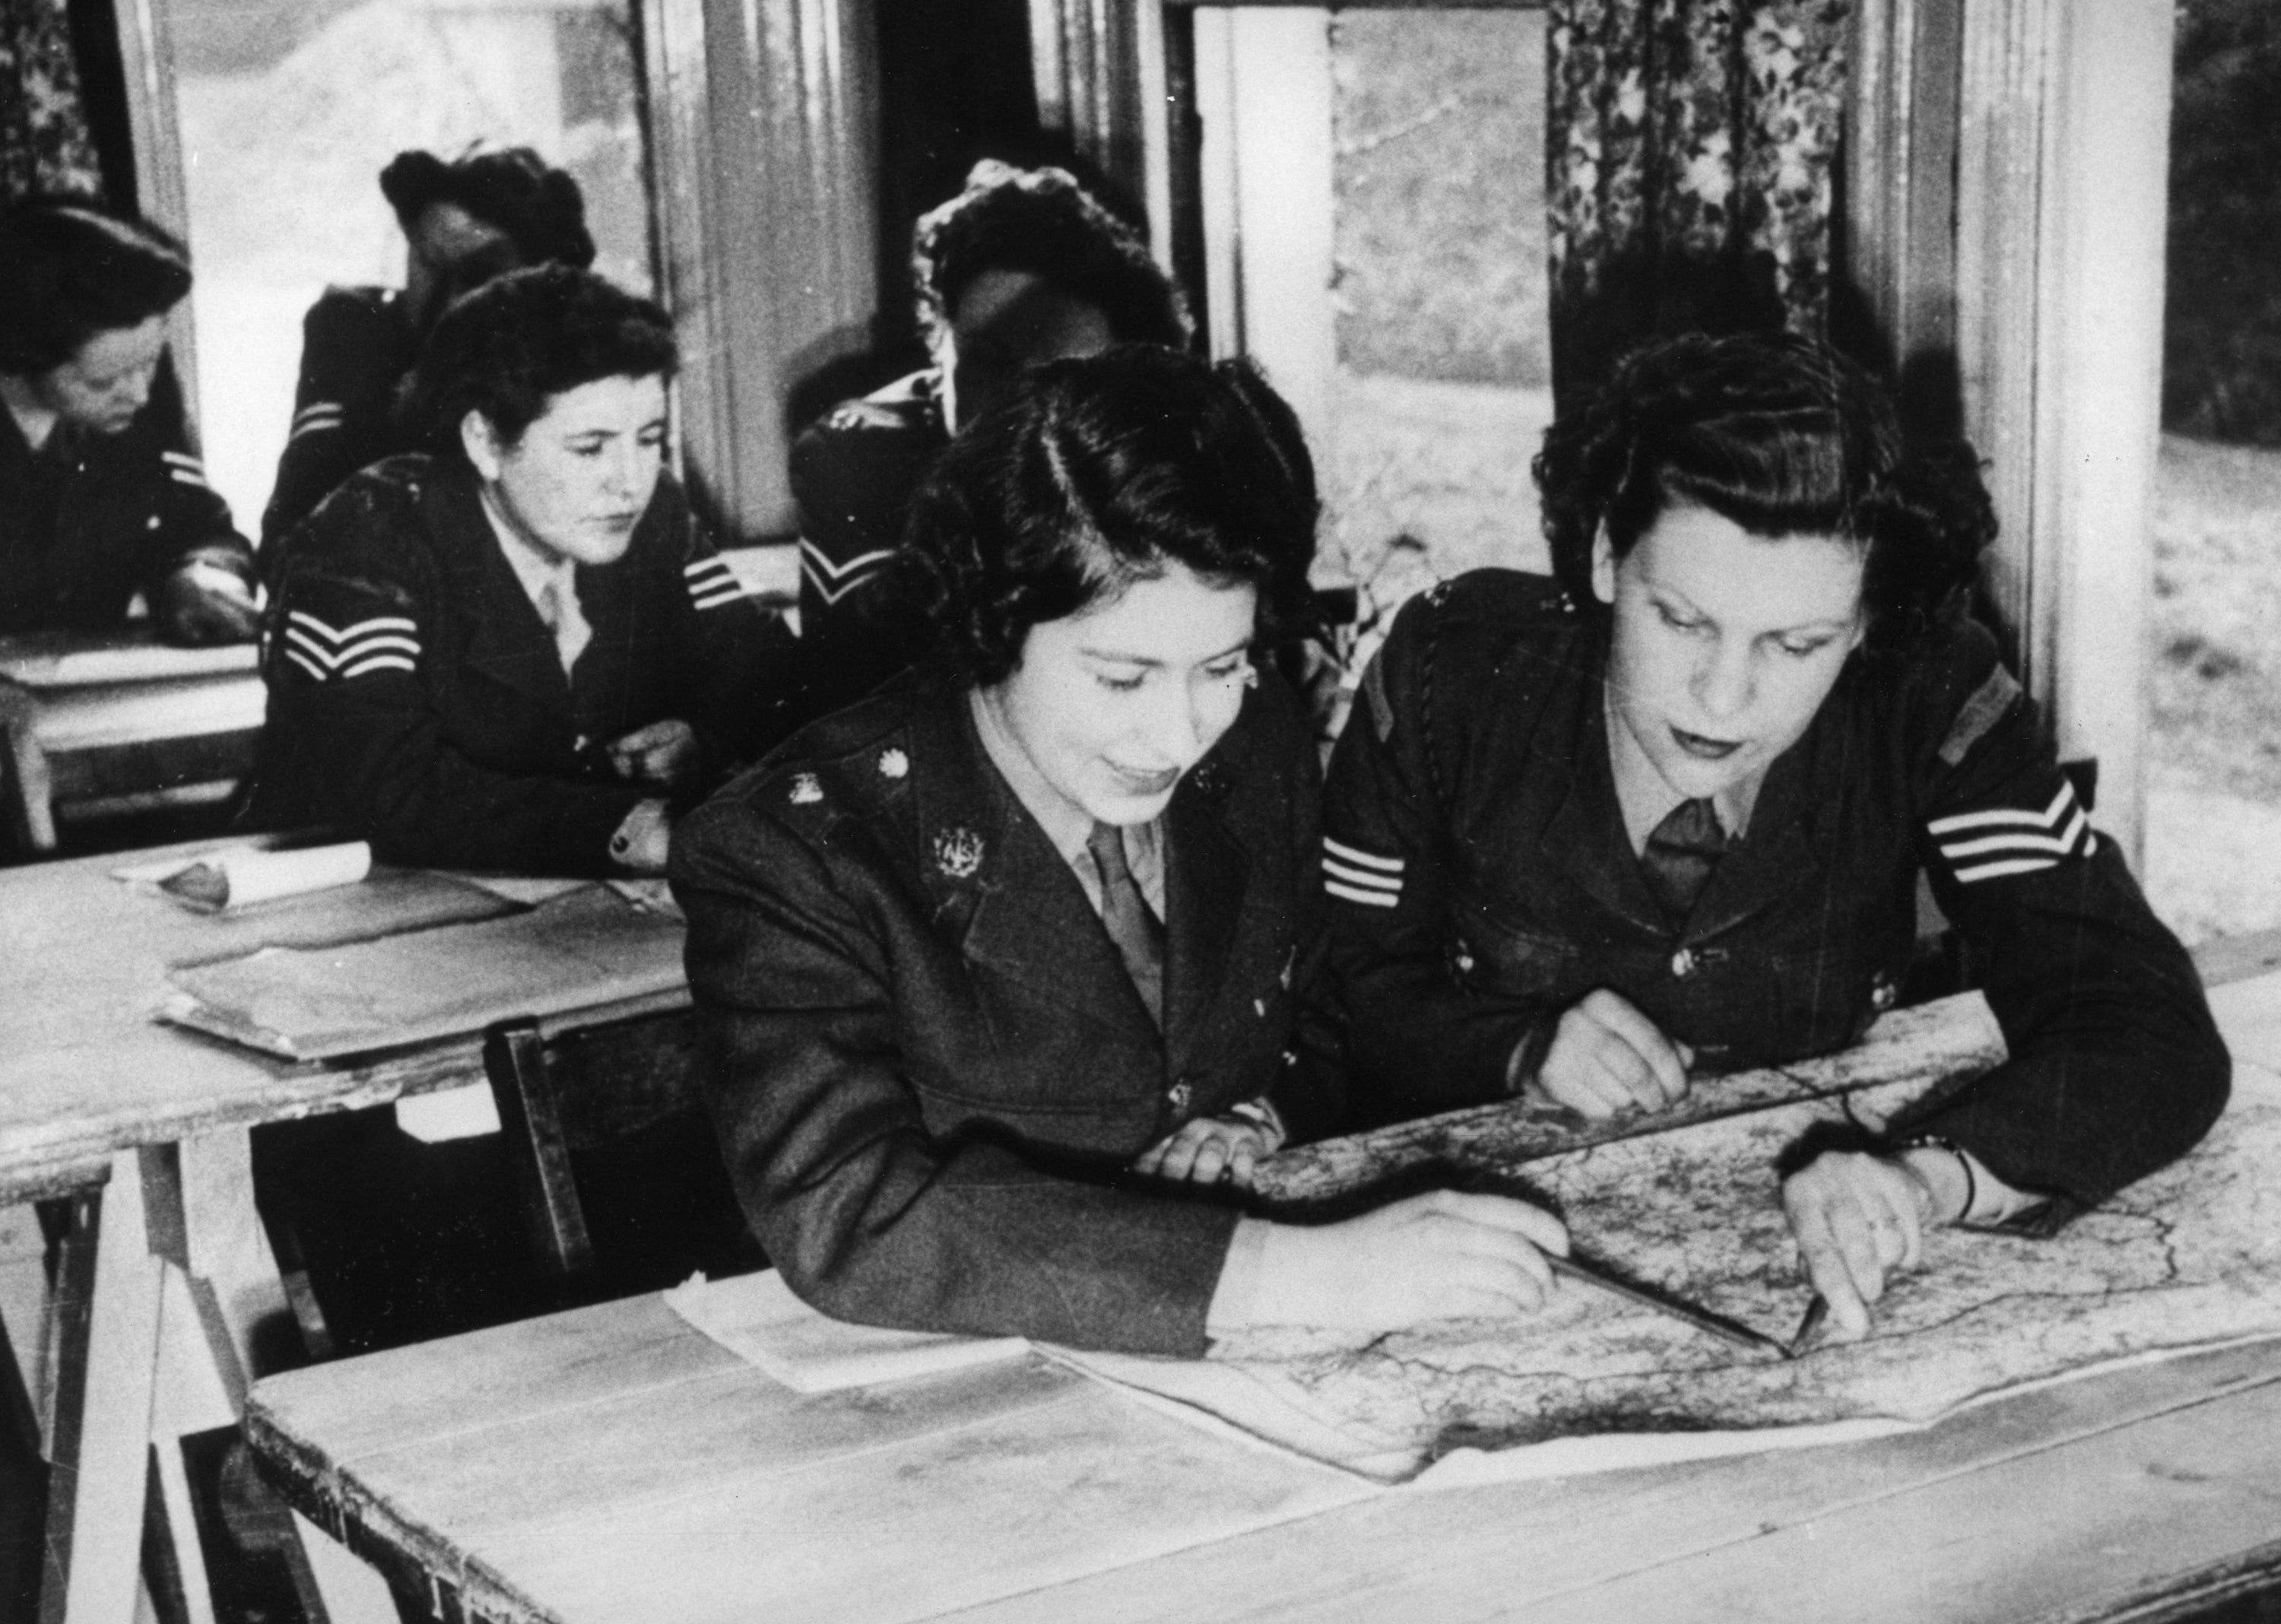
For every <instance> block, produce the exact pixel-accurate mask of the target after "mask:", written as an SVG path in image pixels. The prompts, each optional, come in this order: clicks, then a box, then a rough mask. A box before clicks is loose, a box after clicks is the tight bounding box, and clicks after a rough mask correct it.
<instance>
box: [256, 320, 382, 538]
mask: <svg viewBox="0 0 2281 1624" xmlns="http://www.w3.org/2000/svg"><path fill="white" fill-rule="evenodd" d="M419 349H420V342H419V336H418V335H417V334H415V333H414V331H413V330H412V321H411V318H410V317H409V316H407V315H406V313H405V309H404V296H403V295H402V294H401V293H399V292H398V291H397V290H395V289H394V288H328V289H326V290H325V291H324V294H323V296H322V297H321V298H319V299H318V300H317V302H316V303H315V304H313V305H310V306H309V313H308V314H307V315H305V316H304V317H303V318H302V319H301V375H300V381H299V382H298V383H297V384H296V385H295V386H294V390H293V421H292V425H291V427H290V429H288V430H287V432H286V437H285V449H284V450H283V451H282V452H280V453H279V454H278V458H277V481H276V483H274V485H272V486H271V487H270V491H269V506H268V507H267V508H265V509H264V510H263V512H262V514H261V568H262V572H263V575H264V576H266V577H267V578H268V579H270V580H272V581H274V580H275V578H276V574H277V571H278V569H279V568H281V567H282V563H283V560H284V554H285V551H286V537H289V536H290V534H291V533H292V531H293V529H294V527H295V526H296V525H298V524H299V523H300V522H301V521H302V520H304V519H305V518H307V517H308V516H309V515H310V514H313V513H314V512H315V511H316V510H317V504H318V503H320V502H321V501H323V500H324V499H326V498H327V497H329V496H330V495H331V494H332V493H333V491H335V489H336V488H337V487H338V486H339V485H340V483H341V482H342V481H343V480H344V479H346V478H347V477H348V476H350V475H352V474H353V473H355V472H356V471H357V470H358V469H359V468H366V467H368V466H370V465H371V464H373V463H375V462H378V461H380V460H383V459H384V458H387V457H392V456H395V455H397V454H398V453H399V452H407V451H410V450H412V449H413V445H412V442H411V439H410V437H408V436H406V435H404V434H403V433H401V432H399V431H398V429H396V428H395V427H394V426H393V424H392V422H391V421H390V414H392V413H393V411H394V410H395V406H396V392H397V390H398V387H399V386H400V385H401V384H402V383H403V382H404V377H405V375H406V373H408V372H410V371H411V370H412V363H413V361H414V359H415V358H416V357H417V355H418V353H419Z"/></svg>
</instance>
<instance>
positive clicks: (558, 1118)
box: [483, 1009, 702, 1275]
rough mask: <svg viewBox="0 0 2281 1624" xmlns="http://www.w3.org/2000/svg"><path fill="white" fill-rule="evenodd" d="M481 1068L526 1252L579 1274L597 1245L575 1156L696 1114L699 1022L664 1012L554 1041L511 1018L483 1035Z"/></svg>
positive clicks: (686, 1014) (555, 1269) (557, 1271)
mask: <svg viewBox="0 0 2281 1624" xmlns="http://www.w3.org/2000/svg"><path fill="white" fill-rule="evenodd" d="M483 1069H484V1071H485V1072H486V1073H487V1074H488V1076H489V1078H490V1079H491V1093H492V1095H493V1097H494V1098H495V1099H496V1101H497V1102H498V1104H499V1126H500V1128H501V1130H502V1132H503V1134H504V1138H505V1141H506V1152H507V1156H508V1159H509V1164H510V1165H511V1166H512V1168H513V1169H514V1179H515V1187H516V1190H517V1192H518V1194H519V1195H520V1196H521V1203H522V1212H523V1222H524V1225H525V1227H526V1230H527V1232H528V1233H529V1235H530V1243H531V1246H532V1248H533V1249H534V1250H536V1252H537V1255H538V1257H539V1258H540V1260H541V1262H542V1263H543V1264H544V1265H545V1267H546V1268H547V1269H548V1270H550V1271H551V1272H553V1273H555V1274H558V1275H572V1274H577V1273H581V1272H584V1271H585V1270H587V1269H589V1268H591V1267H592V1265H593V1261H594V1249H593V1242H592V1238H591V1237H590V1236H589V1234H588V1233H587V1228H586V1216H585V1209H584V1206H583V1205H582V1204H581V1203H580V1201H579V1197H578V1186H577V1180H576V1178H575V1177H574V1176H573V1174H572V1171H571V1161H570V1157H571V1153H572V1152H573V1151H574V1150H584V1149H589V1148H595V1147H598V1146H601V1145H606V1144H608V1143H609V1142H611V1141H614V1140H617V1139H622V1138H623V1137H625V1136H626V1135H628V1134H630V1133H637V1132H638V1131H639V1130H641V1129H643V1128H646V1127H648V1126H650V1125H653V1124H655V1123H658V1122H660V1121H662V1120H663V1119H664V1118H665V1117H669V1116H672V1115H674V1114H676V1113H677V1112H681V1111H685V1110H694V1109H696V1108H697V1106H698V1104H699V1102H700V1100H701V1098H702V1095H701V1094H700V1088H699V1085H698V1056H697V1034H696V1023H695V1018H694V1017H693V1016H692V1014H691V1012H690V1011H688V1010H686V1009H676V1010H669V1011H667V1012H666V1013H664V1014H661V1015H650V1016H644V1017H640V1018H638V1019H635V1020H629V1021H620V1022H615V1023H613V1024H612V1025H606V1026H592V1027H585V1028H581V1029H579V1030H576V1031H573V1032H565V1033H563V1034H562V1035H561V1036H559V1037H556V1038H553V1039H551V1040H545V1039H542V1038H541V1037H540V1034H539V1030H538V1026H537V1023H536V1022H533V1021H514V1022H507V1023H504V1024H502V1025H498V1026H494V1027H492V1028H491V1030H490V1031H489V1032H485V1033H484V1035H483Z"/></svg>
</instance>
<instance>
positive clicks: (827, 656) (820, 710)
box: [792, 159, 1194, 716]
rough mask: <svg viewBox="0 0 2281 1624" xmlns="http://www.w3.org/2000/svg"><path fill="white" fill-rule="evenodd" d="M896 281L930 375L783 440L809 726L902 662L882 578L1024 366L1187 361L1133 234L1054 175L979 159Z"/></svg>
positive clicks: (934, 216)
mask: <svg viewBox="0 0 2281 1624" xmlns="http://www.w3.org/2000/svg"><path fill="white" fill-rule="evenodd" d="M911 274H912V280H913V282H914V284H915V286H916V292H917V296H918V310H919V324H920V328H921V330H922V332H923V333H924V336H925V337H926V340H927V346H928V349H929V350H930V352H932V356H933V360H932V364H931V365H930V366H928V367H924V368H923V369H922V370H920V371H918V372H915V373H912V374H911V375H909V376H908V377H904V378H901V379H898V380H897V381H896V382H894V383H890V384H887V385H886V386H885V387H884V388H882V389H879V390H877V391H874V392H872V393H871V394H870V395H867V396H865V397H863V398H862V399H860V400H850V401H846V402H844V403H842V404H841V405H839V406H836V407H834V408H833V409H832V410H831V411H829V412H827V413H825V414H824V415H823V418H822V419H820V420H819V421H817V422H816V423H815V424H814V425H813V426H811V427H810V428H809V429H808V430H807V431H806V432H805V433H803V434H802V435H801V436H800V437H799V438H798V439H797V440H795V441H794V442H793V448H792V489H793V498H794V499H795V500H796V501H797V502H798V504H799V507H800V643H801V649H802V656H803V658H802V663H803V665H804V666H805V667H806V669H807V672H808V684H807V685H808V692H807V695H806V698H805V700H804V701H803V708H804V710H805V713H806V714H807V715H810V716H816V715H824V714H826V713H828V712H830V711H833V710H837V709H839V708H840V707H841V706H843V705H849V704H853V703H854V701H855V700H859V699H861V698H862V697H863V696H864V695H865V694H866V693H869V692H870V691H871V690H872V689H873V688H875V687H877V686H878V684H880V683H881V682H883V681H885V679H886V678H887V677H892V676H893V675H894V674H895V673H896V672H897V671H900V670H901V669H903V668H904V667H905V666H907V665H909V663H910V662H911V659H912V655H913V652H914V649H915V646H916V643H917V641H918V637H919V633H918V631H917V629H916V621H915V620H914V619H913V617H912V616H911V615H909V614H908V613H907V612H906V611H905V609H904V608H903V607H902V606H901V604H900V602H899V601H898V599H897V598H896V595H895V593H894V592H893V587H892V585H891V579H890V576H889V575H888V574H887V572H886V565H887V562H888V561H889V560H890V559H891V558H892V557H893V555H894V551H895V548H896V546H897V545H898V544H899V543H900V542H901V538H902V531H903V523H904V521H905V519H906V518H907V517H908V516H909V513H910V508H911V499H912V496H913V494H914V493H915V492H916V491H917V489H918V486H919V483H920V482H921V480H922V479H924V476H925V475H926V473H927V471H928V470H929V469H930V468H932V466H933V463H934V460H935V458H936V456H937V454H938V453H939V452H941V450H942V449H943V447H944V446H946V445H948V444H949V443H950V437H951V436H953V435H954V434H955V433H957V432H958V431H959V429H962V428H963V427H964V426H965V425H967V424H969V423H971V422H973V421H976V420H977V419H978V418H979V417H981V416H982V415H983V414H986V412H987V411H988V410H989V408H990V407H991V406H993V405H994V404H995V403H996V402H997V401H998V400H999V399H1001V398H1003V397H1004V396H1005V395H1006V393H1007V392H1008V391H1009V387H1010V386H1011V385H1012V383H1014V381H1015V380H1016V379H1017V378H1018V377H1019V376H1020V375H1022V373H1023V372H1025V370H1026V369H1028V368H1029V367H1034V366H1037V365H1039V364H1040V363H1042V362H1045V361H1049V360H1062V359H1065V358H1073V357H1081V356H1088V355H1097V354H1099V353H1100V352H1102V351H1103V350H1106V349H1107V348H1109V346H1110V344H1164V345H1168V346H1170V347H1171V348H1174V349H1185V348H1186V347H1187V344H1188V339H1189V336H1190V335H1191V333H1192V332H1193V330H1194V329H1193V326H1192V324H1191V323H1190V321H1189V318H1188V312H1187V304H1186V302H1185V301H1184V300H1183V299H1182V298H1181V297H1180V291H1179V288H1178V287H1177V286H1176V285H1175V284H1174V283H1173V282H1172V281H1171V278H1170V277H1168V276H1167V275H1165V274H1164V271H1163V270H1162V269H1161V268H1159V267H1158V266H1157V265H1156V261H1155V260H1154V259H1151V258H1150V257H1149V254H1148V244H1146V243H1145V242H1143V241H1142V240H1141V238H1140V234H1139V233H1138V232H1136V231H1134V230H1133V228H1131V227H1130V226H1128V225H1126V224H1125V222H1124V221H1123V220H1119V219H1118V218H1117V216H1116V215H1114V214H1112V213H1110V211H1109V210H1108V209H1107V208H1105V207H1104V206H1102V204H1101V203H1100V201H1099V200H1098V199H1096V198H1095V197H1093V196H1092V195H1091V194H1090V193H1088V192H1087V191H1086V189H1084V188H1083V187H1082V186H1080V185H1079V182H1078V181H1077V179H1076V177H1075V176H1073V175H1071V174H1069V173H1068V172H1067V171H1066V170H1062V169H1051V168H1045V169H1015V168H1011V167H1009V166H1007V165H1005V164H1002V163H999V162H997V161H996V160H994V159H986V160H985V161H983V162H981V163H979V164H977V165H976V166H974V169H973V172H972V174H970V175H969V176H968V178H967V183H966V189H965V190H964V191H963V192H961V193H960V194H959V195H958V196H957V197H954V198H952V199H950V201H948V202H947V203H945V204H943V205H940V206H939V207H938V208H936V209H934V210H932V211H931V212H930V213H926V214H924V215H922V216H921V217H920V218H919V220H918V224H917V226H916V228H915V230H914V232H913V238H912V250H911Z"/></svg>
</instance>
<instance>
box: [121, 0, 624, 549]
mask: <svg viewBox="0 0 2281 1624" xmlns="http://www.w3.org/2000/svg"><path fill="white" fill-rule="evenodd" d="M166 14H167V19H168V23H169V27H170V29H171V43H172V45H173V50H174V68H175V97H176V103H177V109H176V111H177V114H178V116H179V118H180V120H181V128H182V162H183V167H184V169H185V171H186V172H187V174H186V180H187V182H188V189H189V213H190V249H191V253H192V256H193V258H194V259H195V262H196V268H197V286H196V289H195V290H194V291H193V294H192V298H193V300H194V309H195V313H196V317H197V360H198V392H199V426H200V429H201V432H202V434H203V436H204V439H205V457H206V466H207V471H208V473H209V475H210V476H212V477H213V482H214V483H215V485H216V487H217V488H218V489H219V490H220V491H221V492H222V494H223V495H224V496H225V497H227V498H228V500H229V504H230V507H231V510H232V511H233V512H234V513H235V514H236V516H237V521H238V527H239V528H240V529H241V530H244V531H246V532H247V533H248V534H249V535H250V534H252V533H254V532H255V531H256V530H258V529H259V524H260V519H261V508H262V506H263V504H264V503H265V502H267V499H268V496H269V486H270V482H271V480H272V478H273V476H274V474H275V472H276V468H277V454H278V452H280V451H281V450H282V448H283V446H284V443H285V431H286V427H287V424H288V422H289V421H290V418H291V416H292V413H293V382H294V377H295V375H296V370H297V368H298V364H299V359H300V349H301V317H302V315H303V313H305V312H306V311H307V309H308V307H309V305H311V304H312V303H313V302H314V301H315V299H316V298H317V296H318V295H319V294H320V293H321V292H322V291H323V290H324V289H325V287H326V286H327V285H328V284H329V283H330V284H340V285H344V286H355V285H359V284H386V285H397V286H400V285H401V284H402V282H403V276H404V243H403V238H402V237H401V236H400V235H399V234H398V231H397V228H396V221H395V218H394V216H393V215H392V214H391V213H390V211H389V208H388V205H387V203H386V201H385V200H384V199H383V197H381V195H380V185H379V174H380V171H381V168H382V166H383V165H385V164H386V163H387V162H388V160H389V159H391V158H393V157H394V156H395V155H396V154H397V153H398V151H404V150H405V149H406V148H411V147H422V148H425V149H427V150H428V151H432V152H435V153H437V155H439V156H441V157H444V158H446V159H450V158H456V157H459V156H460V155H461V154H462V153H464V152H465V151H468V149H469V148H470V147H472V146H475V145H477V144H481V145H483V146H487V147H504V146H529V147H532V148H535V149H536V150H537V151H538V153H539V154H540V155H541V156H542V157H543V158H545V159H546V160H547V161H548V162H549V163H551V164H554V165H557V166H561V167H562V168H564V169H567V170H568V172H569V173H570V174H572V175H573V176H574V177H575V178H576V180H577V182H578V184H579V187H580V189H582V190H583V191H584V193H585V198H586V217H587V225H588V228H589V229H591V230H592V233H593V236H594V240H595V242H596V244H598V245H599V249H600V253H599V258H598V259H597V260H596V262H595V268H596V269H597V270H599V271H601V272H602V273H603V274H604V275H608V276H610V277H612V278H614V279H615V280H616V281H618V282H622V283H624V284H626V285H627V286H629V287H633V288H637V289H639V290H642V291H644V292H647V291H648V290H649V287H650V250H649V224H648V208H647V205H646V201H645V194H644V190H643V182H642V176H643V173H644V166H643V154H642V145H641V128H640V123H639V120H638V107H639V101H638V96H637V82H638V81H637V77H636V67H635V64H634V59H633V52H632V49H631V38H632V35H631V25H630V21H629V17H628V12H627V7H626V0H553V4H544V3H541V4H534V3H533V0H366V4H340V3H339V0H169V4H168V6H167V12H166Z"/></svg>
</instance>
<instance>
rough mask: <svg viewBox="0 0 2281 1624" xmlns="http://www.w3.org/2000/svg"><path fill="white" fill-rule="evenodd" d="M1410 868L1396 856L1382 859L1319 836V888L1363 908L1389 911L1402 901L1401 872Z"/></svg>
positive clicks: (1372, 853) (1371, 853)
mask: <svg viewBox="0 0 2281 1624" xmlns="http://www.w3.org/2000/svg"><path fill="white" fill-rule="evenodd" d="M1409 866H1410V865H1409V863H1408V862H1407V861H1406V860H1404V859H1403V858H1400V857H1382V856H1380V855H1378V854H1377V853H1375V852H1365V851H1361V850H1357V848H1356V847H1351V846H1347V845H1344V844H1342V842H1340V841H1337V840H1334V839H1331V838H1330V837H1329V836H1328V835H1325V836H1324V837H1323V889H1324V890H1325V891H1326V892H1328V893H1330V894H1331V895H1333V896H1334V897H1338V898H1340V899H1342V901H1349V902H1359V903H1361V904H1362V905H1363V906H1364V907H1365V908H1392V907H1394V906H1395V905H1396V903H1398V902H1400V901H1402V872H1403V870H1404V869H1406V868H1408V867H1409Z"/></svg>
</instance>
